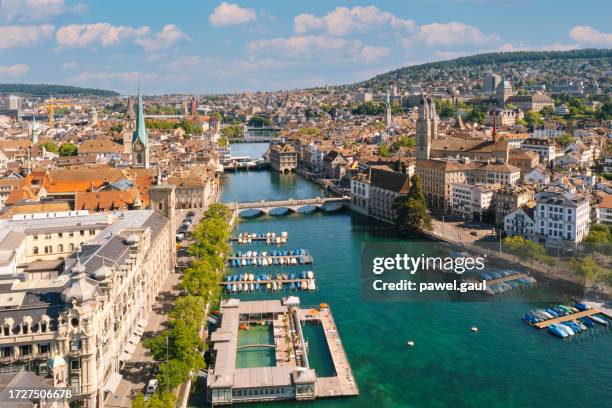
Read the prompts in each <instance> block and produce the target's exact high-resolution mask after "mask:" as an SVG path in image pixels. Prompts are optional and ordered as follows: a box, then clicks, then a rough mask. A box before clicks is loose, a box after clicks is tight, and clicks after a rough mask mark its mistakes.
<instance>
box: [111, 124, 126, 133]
mask: <svg viewBox="0 0 612 408" xmlns="http://www.w3.org/2000/svg"><path fill="white" fill-rule="evenodd" d="M110 130H111V132H121V131H122V130H123V123H115V124H113V125H112V126H111V127H110Z"/></svg>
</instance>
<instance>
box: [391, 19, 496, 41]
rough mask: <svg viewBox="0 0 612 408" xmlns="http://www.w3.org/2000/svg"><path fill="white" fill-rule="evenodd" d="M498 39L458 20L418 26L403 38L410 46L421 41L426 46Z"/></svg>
mask: <svg viewBox="0 0 612 408" xmlns="http://www.w3.org/2000/svg"><path fill="white" fill-rule="evenodd" d="M498 41H500V37H499V36H498V35H497V34H485V33H483V32H482V31H480V29H479V28H477V27H474V26H471V25H468V24H464V23H458V22H451V23H432V24H426V25H422V26H420V27H419V29H418V31H417V33H415V34H414V35H412V36H410V37H408V38H406V39H404V40H403V41H402V44H403V45H404V46H410V45H412V44H414V43H421V44H425V45H427V46H455V45H486V44H493V43H495V42H498Z"/></svg>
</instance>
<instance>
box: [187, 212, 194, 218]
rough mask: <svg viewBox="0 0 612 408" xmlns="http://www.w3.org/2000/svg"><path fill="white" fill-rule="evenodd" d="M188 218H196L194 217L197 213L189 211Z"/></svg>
mask: <svg viewBox="0 0 612 408" xmlns="http://www.w3.org/2000/svg"><path fill="white" fill-rule="evenodd" d="M187 216H188V217H194V216H195V213H194V212H193V211H189V212H188V213H187Z"/></svg>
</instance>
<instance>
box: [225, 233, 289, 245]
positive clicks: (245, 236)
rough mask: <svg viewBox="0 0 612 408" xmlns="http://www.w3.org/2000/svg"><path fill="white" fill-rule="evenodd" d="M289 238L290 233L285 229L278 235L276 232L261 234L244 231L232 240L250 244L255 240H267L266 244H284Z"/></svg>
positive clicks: (241, 243)
mask: <svg viewBox="0 0 612 408" xmlns="http://www.w3.org/2000/svg"><path fill="white" fill-rule="evenodd" d="M287 238H288V234H287V232H285V231H283V232H281V233H280V234H278V235H277V234H276V233H275V232H265V233H260V234H257V233H248V232H242V233H240V234H238V235H235V236H233V237H232V238H231V240H232V241H235V242H237V243H238V244H239V245H246V244H250V243H252V242H253V241H261V242H264V241H265V243H266V245H284V244H286V243H287Z"/></svg>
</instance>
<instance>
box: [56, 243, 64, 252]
mask: <svg viewBox="0 0 612 408" xmlns="http://www.w3.org/2000/svg"><path fill="white" fill-rule="evenodd" d="M57 252H64V245H63V244H59V245H58V246H57Z"/></svg>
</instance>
